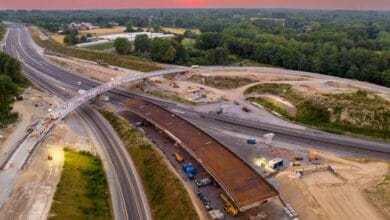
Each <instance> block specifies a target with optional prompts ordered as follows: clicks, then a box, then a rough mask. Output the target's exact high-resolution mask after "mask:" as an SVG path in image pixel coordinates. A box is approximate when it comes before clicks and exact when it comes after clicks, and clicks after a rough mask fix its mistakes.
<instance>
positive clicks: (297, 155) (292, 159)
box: [290, 154, 303, 161]
mask: <svg viewBox="0 0 390 220" xmlns="http://www.w3.org/2000/svg"><path fill="white" fill-rule="evenodd" d="M290 160H291V161H294V160H295V161H300V160H303V157H302V156H301V155H299V154H296V155H294V157H292V158H290Z"/></svg>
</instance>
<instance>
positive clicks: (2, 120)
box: [0, 75, 17, 127]
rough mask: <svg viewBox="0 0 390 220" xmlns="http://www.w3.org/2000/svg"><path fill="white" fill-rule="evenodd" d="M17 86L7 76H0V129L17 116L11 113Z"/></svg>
mask: <svg viewBox="0 0 390 220" xmlns="http://www.w3.org/2000/svg"><path fill="white" fill-rule="evenodd" d="M16 94H17V86H16V84H14V83H13V82H12V80H11V78H10V77H8V76H7V75H0V127H3V126H4V125H6V124H8V123H10V122H12V121H13V120H14V119H15V118H16V116H17V115H15V114H14V113H12V112H11V110H12V107H11V104H12V102H13V100H14V99H13V97H14V96H15V95H16Z"/></svg>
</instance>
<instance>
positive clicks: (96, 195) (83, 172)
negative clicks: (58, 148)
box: [49, 148, 113, 220]
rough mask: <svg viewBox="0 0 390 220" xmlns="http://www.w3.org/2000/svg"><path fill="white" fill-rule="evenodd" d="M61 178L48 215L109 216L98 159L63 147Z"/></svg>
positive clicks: (55, 216)
mask: <svg viewBox="0 0 390 220" xmlns="http://www.w3.org/2000/svg"><path fill="white" fill-rule="evenodd" d="M64 153H65V162H64V169H63V171H62V174H61V180H60V182H59V183H58V185H57V191H56V193H55V195H54V198H53V203H52V206H51V209H50V213H49V219H54V220H57V219H58V220H62V219H63V220H65V219H101V220H106V219H113V216H112V214H111V207H110V196H109V191H108V186H107V180H106V176H105V174H104V170H103V165H102V162H101V160H100V159H99V158H98V157H96V156H93V155H91V154H90V153H88V152H75V151H71V150H69V149H67V148H65V149H64Z"/></svg>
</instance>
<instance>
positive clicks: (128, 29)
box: [126, 22, 135, 33]
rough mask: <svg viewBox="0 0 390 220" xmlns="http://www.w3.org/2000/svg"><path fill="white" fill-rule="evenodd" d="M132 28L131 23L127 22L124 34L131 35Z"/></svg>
mask: <svg viewBox="0 0 390 220" xmlns="http://www.w3.org/2000/svg"><path fill="white" fill-rule="evenodd" d="M134 31H135V30H134V27H133V23H132V22H127V23H126V32H128V33H131V32H134Z"/></svg>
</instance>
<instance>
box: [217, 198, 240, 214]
mask: <svg viewBox="0 0 390 220" xmlns="http://www.w3.org/2000/svg"><path fill="white" fill-rule="evenodd" d="M219 197H220V198H221V199H222V201H223V203H224V204H225V211H226V212H227V213H229V214H230V215H233V216H236V215H238V209H236V207H234V206H233V204H232V203H231V202H230V201H229V199H228V198H226V196H225V195H223V194H221V195H219Z"/></svg>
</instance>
